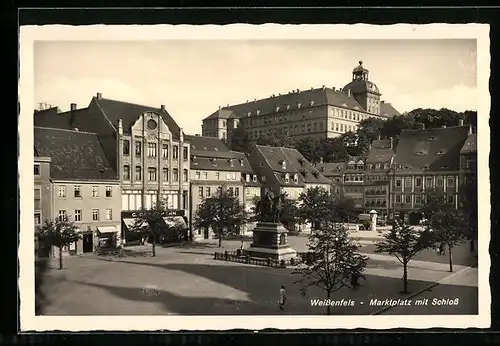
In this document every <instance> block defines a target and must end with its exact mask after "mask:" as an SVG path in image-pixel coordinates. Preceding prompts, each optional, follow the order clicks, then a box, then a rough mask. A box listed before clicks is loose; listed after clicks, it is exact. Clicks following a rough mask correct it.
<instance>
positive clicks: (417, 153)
mask: <svg viewBox="0 0 500 346" xmlns="http://www.w3.org/2000/svg"><path fill="white" fill-rule="evenodd" d="M416 155H418V156H424V155H427V152H425V151H423V150H420V151H417V152H416Z"/></svg>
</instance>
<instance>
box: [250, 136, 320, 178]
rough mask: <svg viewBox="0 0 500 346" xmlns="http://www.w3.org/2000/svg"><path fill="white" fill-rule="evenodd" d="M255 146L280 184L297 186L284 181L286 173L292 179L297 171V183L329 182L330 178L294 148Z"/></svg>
mask: <svg viewBox="0 0 500 346" xmlns="http://www.w3.org/2000/svg"><path fill="white" fill-rule="evenodd" d="M255 148H256V149H257V150H258V151H259V152H260V153H261V155H262V156H263V157H264V159H265V160H266V163H267V164H268V166H269V167H270V168H271V169H272V170H273V171H274V174H275V176H276V178H277V179H278V181H279V182H280V184H281V185H290V186H297V184H294V183H290V184H287V183H286V182H285V180H284V178H285V174H286V173H288V174H290V175H291V176H290V179H293V175H294V174H295V173H297V174H298V176H299V184H300V183H301V184H304V183H310V184H314V183H316V184H330V180H328V179H327V178H326V177H325V176H323V175H322V174H321V173H320V172H319V171H318V170H317V169H316V167H314V166H313V164H312V163H310V162H309V161H307V160H306V158H305V157H304V156H302V154H301V153H300V152H299V151H298V150H296V149H291V148H284V147H269V146H262V145H256V146H255ZM283 162H285V168H283Z"/></svg>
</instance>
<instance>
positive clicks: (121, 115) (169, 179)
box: [34, 93, 190, 240]
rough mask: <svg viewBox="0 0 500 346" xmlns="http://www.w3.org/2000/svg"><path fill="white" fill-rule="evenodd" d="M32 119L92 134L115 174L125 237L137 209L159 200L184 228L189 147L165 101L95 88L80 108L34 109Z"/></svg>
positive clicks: (187, 192) (132, 234) (147, 206)
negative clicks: (111, 95)
mask: <svg viewBox="0 0 500 346" xmlns="http://www.w3.org/2000/svg"><path fill="white" fill-rule="evenodd" d="M34 123H35V125H36V126H41V127H51V126H53V127H57V128H65V129H68V130H74V129H78V130H80V131H87V132H92V133H95V134H97V137H98V139H99V141H100V143H101V146H102V149H103V151H104V153H105V155H106V157H107V158H108V160H109V163H110V165H111V167H112V169H113V170H115V171H116V172H117V174H118V177H119V179H120V180H119V182H120V194H121V205H122V211H121V219H122V227H123V229H124V234H126V235H127V237H126V238H127V239H128V238H129V236H130V239H134V240H135V232H134V231H133V230H132V229H131V227H132V225H134V224H135V219H136V217H137V216H138V214H139V212H140V210H141V209H142V208H150V207H151V206H152V205H154V203H156V201H158V200H159V199H163V200H166V201H167V205H168V208H169V217H174V218H176V221H178V222H180V223H184V224H185V225H186V227H187V222H188V220H187V217H188V215H189V169H190V167H189V165H190V160H189V157H190V153H189V152H190V148H189V143H187V142H185V141H184V133H183V131H182V129H181V128H180V127H179V126H178V125H177V123H176V122H175V121H174V120H173V118H172V117H171V116H170V114H169V113H168V112H167V110H166V108H165V106H164V105H161V106H160V107H159V108H155V107H150V106H144V105H138V104H132V103H128V102H123V101H117V100H111V99H106V98H104V97H103V96H102V94H101V93H97V95H96V96H94V97H93V98H92V100H91V101H90V103H89V105H88V106H87V107H85V108H80V109H78V108H77V105H76V104H71V107H70V111H68V112H59V113H56V112H53V113H52V114H50V116H49V115H47V114H44V116H41V117H39V116H37V113H36V112H35V116H34ZM165 221H166V223H167V221H168V220H165Z"/></svg>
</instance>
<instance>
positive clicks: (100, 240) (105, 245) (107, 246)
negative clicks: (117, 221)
mask: <svg viewBox="0 0 500 346" xmlns="http://www.w3.org/2000/svg"><path fill="white" fill-rule="evenodd" d="M96 238H97V239H96V240H97V247H96V252H98V253H105V252H112V251H116V250H117V249H119V247H120V234H119V232H118V229H117V228H116V227H115V226H97V232H96Z"/></svg>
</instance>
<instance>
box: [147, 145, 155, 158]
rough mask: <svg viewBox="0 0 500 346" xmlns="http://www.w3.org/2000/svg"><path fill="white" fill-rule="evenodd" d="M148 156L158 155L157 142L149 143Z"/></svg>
mask: <svg viewBox="0 0 500 346" xmlns="http://www.w3.org/2000/svg"><path fill="white" fill-rule="evenodd" d="M148 156H149V157H156V143H148Z"/></svg>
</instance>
